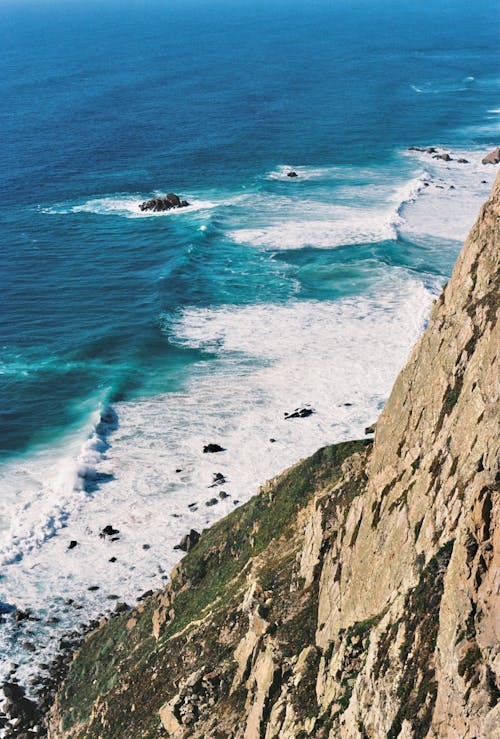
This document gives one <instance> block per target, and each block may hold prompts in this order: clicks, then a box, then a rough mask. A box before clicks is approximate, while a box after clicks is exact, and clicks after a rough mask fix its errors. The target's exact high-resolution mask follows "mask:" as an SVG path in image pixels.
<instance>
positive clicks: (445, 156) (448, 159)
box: [432, 153, 453, 162]
mask: <svg viewBox="0 0 500 739" xmlns="http://www.w3.org/2000/svg"><path fill="white" fill-rule="evenodd" d="M432 158H433V159H442V160H443V162H452V161H453V159H452V158H451V156H450V155H449V154H447V153H444V154H434V156H433V157H432Z"/></svg>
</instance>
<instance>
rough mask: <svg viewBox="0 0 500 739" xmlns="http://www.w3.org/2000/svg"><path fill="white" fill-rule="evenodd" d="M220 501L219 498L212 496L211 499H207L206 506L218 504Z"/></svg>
mask: <svg viewBox="0 0 500 739" xmlns="http://www.w3.org/2000/svg"><path fill="white" fill-rule="evenodd" d="M218 502H219V501H218V500H217V498H210V500H207V502H206V503H205V505H206V506H213V505H217V503H218Z"/></svg>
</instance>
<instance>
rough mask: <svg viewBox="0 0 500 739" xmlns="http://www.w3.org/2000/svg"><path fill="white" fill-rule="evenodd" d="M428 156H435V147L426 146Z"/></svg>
mask: <svg viewBox="0 0 500 739" xmlns="http://www.w3.org/2000/svg"><path fill="white" fill-rule="evenodd" d="M424 151H425V153H426V154H434V152H436V151H437V149H436V147H435V146H426V147H425V149H424Z"/></svg>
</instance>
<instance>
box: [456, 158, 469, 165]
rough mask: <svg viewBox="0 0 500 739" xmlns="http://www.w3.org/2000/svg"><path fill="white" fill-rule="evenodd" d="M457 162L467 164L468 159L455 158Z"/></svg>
mask: <svg viewBox="0 0 500 739" xmlns="http://www.w3.org/2000/svg"><path fill="white" fill-rule="evenodd" d="M457 162H458V163H459V164H469V160H468V159H464V158H463V157H462V158H460V159H457Z"/></svg>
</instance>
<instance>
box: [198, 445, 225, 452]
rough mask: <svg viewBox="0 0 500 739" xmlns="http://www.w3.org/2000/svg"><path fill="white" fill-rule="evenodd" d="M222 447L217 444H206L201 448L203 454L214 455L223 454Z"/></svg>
mask: <svg viewBox="0 0 500 739" xmlns="http://www.w3.org/2000/svg"><path fill="white" fill-rule="evenodd" d="M225 451H226V450H225V449H224V447H222V446H220V445H219V444H206V445H205V446H204V447H203V454H215V453H216V452H225Z"/></svg>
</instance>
